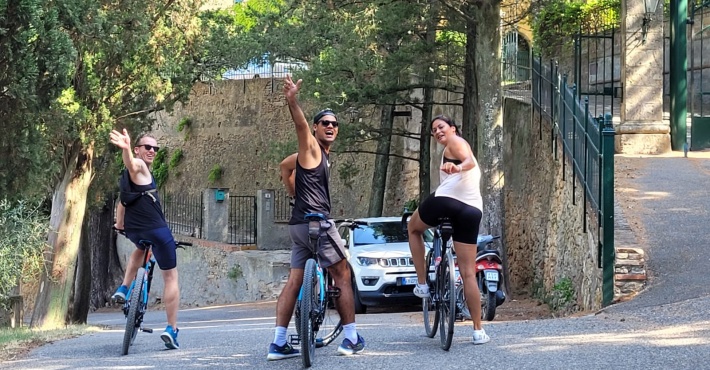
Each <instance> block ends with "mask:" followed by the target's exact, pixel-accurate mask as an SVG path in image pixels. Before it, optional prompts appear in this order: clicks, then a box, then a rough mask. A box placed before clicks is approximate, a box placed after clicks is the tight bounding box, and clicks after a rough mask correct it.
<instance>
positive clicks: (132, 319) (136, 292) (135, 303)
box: [122, 267, 145, 356]
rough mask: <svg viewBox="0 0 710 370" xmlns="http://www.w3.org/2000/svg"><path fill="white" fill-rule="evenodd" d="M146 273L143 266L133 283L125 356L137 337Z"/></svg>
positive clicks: (124, 345)
mask: <svg viewBox="0 0 710 370" xmlns="http://www.w3.org/2000/svg"><path fill="white" fill-rule="evenodd" d="M144 275H145V268H143V267H141V268H139V269H138V273H136V280H135V284H134V285H133V290H132V291H131V297H130V301H129V307H130V308H129V309H128V315H127V316H126V330H125V332H124V333H123V349H122V354H123V355H124V356H125V355H127V354H128V347H130V346H131V345H132V344H133V341H134V340H135V339H136V334H138V328H139V327H140V323H139V322H138V312H139V311H140V306H141V304H142V302H141V294H142V293H143V276H144Z"/></svg>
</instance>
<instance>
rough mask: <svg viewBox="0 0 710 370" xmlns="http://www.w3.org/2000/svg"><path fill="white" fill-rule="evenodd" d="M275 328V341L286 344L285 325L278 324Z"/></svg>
mask: <svg viewBox="0 0 710 370" xmlns="http://www.w3.org/2000/svg"><path fill="white" fill-rule="evenodd" d="M274 329H275V330H274V343H275V344H276V345H277V346H279V347H281V346H283V345H284V344H286V328H285V327H283V326H277V327H276V328H274Z"/></svg>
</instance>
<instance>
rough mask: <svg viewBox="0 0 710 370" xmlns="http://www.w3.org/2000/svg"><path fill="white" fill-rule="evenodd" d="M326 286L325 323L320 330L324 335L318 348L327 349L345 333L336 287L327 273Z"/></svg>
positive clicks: (323, 322) (324, 275) (317, 341)
mask: <svg viewBox="0 0 710 370" xmlns="http://www.w3.org/2000/svg"><path fill="white" fill-rule="evenodd" d="M323 278H324V280H325V282H326V284H325V302H323V307H322V312H323V321H322V323H321V325H320V328H319V330H318V332H319V333H323V335H322V336H321V337H319V338H318V339H316V348H320V347H325V346H327V345H329V344H330V343H332V342H333V341H334V340H335V338H337V337H338V335H340V332H342V331H343V324H342V321H340V314H338V310H337V307H338V306H337V304H338V302H337V297H335V292H336V291H337V290H336V287H335V281H334V280H333V277H332V276H330V274H329V273H328V272H327V270H326V271H325V272H324V273H323Z"/></svg>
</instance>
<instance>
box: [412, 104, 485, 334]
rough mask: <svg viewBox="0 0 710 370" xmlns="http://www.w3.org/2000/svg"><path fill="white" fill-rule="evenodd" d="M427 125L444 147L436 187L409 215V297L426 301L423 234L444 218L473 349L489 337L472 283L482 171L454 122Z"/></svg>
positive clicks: (441, 119)
mask: <svg viewBox="0 0 710 370" xmlns="http://www.w3.org/2000/svg"><path fill="white" fill-rule="evenodd" d="M431 126H432V127H431V134H432V136H434V138H435V139H436V141H438V142H439V144H442V145H444V153H443V154H442V158H441V166H440V170H439V177H440V180H441V181H440V182H441V183H440V184H439V187H438V188H437V189H436V191H435V192H434V193H431V194H429V196H428V197H427V198H426V199H425V200H424V201H423V202H422V204H421V205H420V206H419V208H417V210H416V211H414V214H413V215H412V218H411V220H410V221H409V225H408V226H407V230H408V232H409V249H410V250H411V252H412V259H413V260H414V268H415V270H416V271H417V280H418V281H419V282H418V284H417V286H416V287H414V294H415V295H416V296H417V297H420V298H428V297H429V286H428V285H427V284H426V274H427V271H428V270H429V268H428V266H426V261H425V257H424V240H423V239H422V235H423V234H424V232H425V231H426V230H427V229H429V228H431V227H434V226H437V225H439V223H440V222H439V220H440V219H441V218H442V217H447V218H449V219H450V220H451V223H452V226H453V229H454V233H453V235H452V236H451V238H452V239H453V241H454V249H455V250H456V261H457V262H458V267H459V272H460V273H461V278H462V279H463V286H464V295H465V296H466V303H467V304H468V308H469V311H470V312H471V319H472V321H473V344H483V343H487V342H488V341H490V338H489V337H488V335H486V331H485V330H483V327H482V325H481V294H480V292H479V290H478V283H477V282H476V253H477V246H476V243H477V242H478V228H479V225H480V223H481V218H482V216H483V213H482V212H481V210H482V209H483V198H482V197H481V186H480V181H481V170H480V168H479V167H478V162H477V161H476V158H475V157H474V156H473V151H471V146H470V145H469V144H468V142H466V140H464V139H463V138H462V137H461V135H460V134H459V129H458V127H457V126H456V124H455V123H454V121H453V119H451V118H450V117H448V116H445V115H440V116H436V117H434V120H432V122H431Z"/></svg>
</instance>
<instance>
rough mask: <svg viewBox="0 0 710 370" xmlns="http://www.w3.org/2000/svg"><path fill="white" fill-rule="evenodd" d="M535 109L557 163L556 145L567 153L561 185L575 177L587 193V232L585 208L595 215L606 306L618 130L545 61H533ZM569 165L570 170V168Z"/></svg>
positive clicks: (610, 284) (611, 268)
mask: <svg viewBox="0 0 710 370" xmlns="http://www.w3.org/2000/svg"><path fill="white" fill-rule="evenodd" d="M532 103H533V107H534V110H535V114H538V115H539V121H540V129H539V130H540V131H539V140H550V147H551V148H552V151H553V153H554V154H553V155H554V156H555V157H557V153H558V142H560V143H561V145H562V153H564V154H563V155H564V157H565V158H563V160H562V161H561V163H562V164H561V166H562V173H563V179H564V178H565V177H566V176H567V173H568V172H569V173H570V174H574V175H575V176H576V177H577V179H579V182H580V183H581V184H582V186H583V187H584V189H583V192H582V194H583V200H582V209H583V218H584V221H583V222H584V229H585V230H584V231H585V232H586V231H587V228H588V225H587V205H590V206H591V208H592V210H593V211H594V212H596V216H597V219H598V220H599V222H598V227H597V232H598V238H597V239H598V240H599V248H598V261H599V267H601V268H602V269H603V272H602V276H603V288H602V291H603V299H602V303H603V304H604V305H607V304H609V303H611V301H612V299H613V297H614V263H615V261H614V260H615V256H614V222H613V220H614V133H615V132H614V128H613V126H612V121H611V114H609V113H607V114H606V115H605V116H604V117H601V116H600V117H597V118H595V117H594V116H592V114H590V111H589V98H588V97H584V98H583V100H580V98H579V94H578V93H577V91H576V87H574V86H569V85H568V84H567V77H566V76H564V77H562V76H560V75H559V73H558V69H557V66H556V64H555V63H552V62H551V63H550V65H549V66H547V65H544V64H543V63H542V59H541V58H535V59H534V60H533V76H532ZM543 122H549V123H550V124H551V125H552V130H550V132H551V135H550V137H549V138H545V137H543V129H542V125H543V124H544V123H543ZM568 162H569V163H570V164H571V167H572V168H571V169H570V170H568V169H567V168H566V167H567V163H568ZM572 184H573V185H572V186H573V194H572V199H573V203H577V200H576V199H575V198H576V193H577V189H576V187H577V182H576V181H572Z"/></svg>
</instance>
